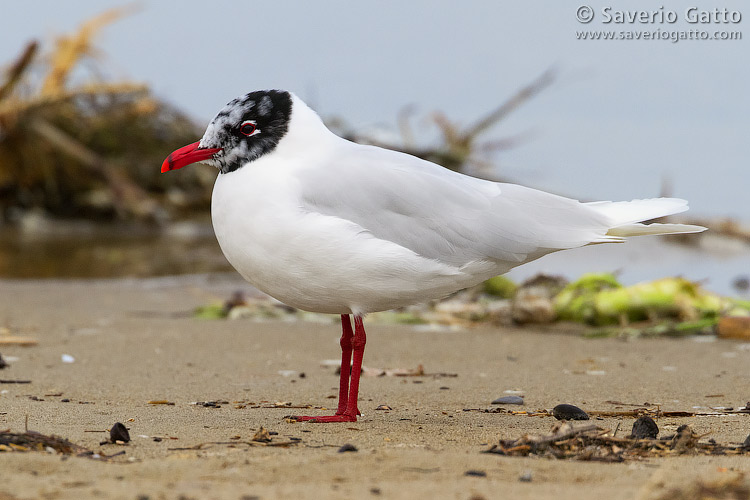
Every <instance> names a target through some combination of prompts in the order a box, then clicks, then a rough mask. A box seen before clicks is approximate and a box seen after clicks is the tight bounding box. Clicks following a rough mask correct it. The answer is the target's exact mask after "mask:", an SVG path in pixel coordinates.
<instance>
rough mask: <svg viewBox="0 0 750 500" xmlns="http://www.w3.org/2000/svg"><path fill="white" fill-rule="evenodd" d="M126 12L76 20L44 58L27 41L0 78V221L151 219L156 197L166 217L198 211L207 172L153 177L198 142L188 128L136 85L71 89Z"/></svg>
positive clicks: (93, 83)
mask: <svg viewBox="0 0 750 500" xmlns="http://www.w3.org/2000/svg"><path fill="white" fill-rule="evenodd" d="M127 11H128V9H127V8H126V9H113V10H109V11H107V12H104V13H103V14H101V15H99V16H97V17H95V18H93V19H91V20H89V21H87V22H85V23H84V24H83V25H82V26H81V27H80V29H79V30H78V32H77V33H74V34H72V35H69V36H63V37H60V38H59V39H58V40H57V41H56V43H55V46H54V47H53V48H52V49H51V50H50V51H49V52H48V53H43V52H42V50H41V49H40V44H39V43H38V42H36V41H32V42H30V43H28V44H27V45H26V47H25V48H24V50H23V51H22V53H21V54H20V55H19V57H18V58H17V59H16V61H15V62H13V63H12V64H11V65H10V66H9V67H8V68H7V70H6V72H5V75H4V77H2V76H0V220H5V221H13V220H14V219H16V218H18V217H20V216H21V215H22V214H23V213H25V212H27V211H29V210H35V209H36V210H38V209H42V210H44V211H45V212H48V213H51V214H54V215H59V216H67V217H81V216H85V217H94V218H100V219H111V218H121V219H147V220H148V219H151V220H154V219H157V220H158V219H159V218H160V215H163V214H162V213H160V211H161V209H159V206H160V203H159V201H160V199H162V198H163V199H167V200H168V201H169V202H170V203H169V204H168V205H167V206H168V207H169V208H170V209H173V210H177V209H189V208H194V207H195V208H197V207H198V206H201V207H205V206H206V205H207V203H208V199H209V196H210V185H211V184H212V182H213V175H214V174H213V173H212V172H211V171H210V170H208V169H192V170H191V171H189V172H186V175H181V176H179V178H171V179H169V183H168V184H167V182H166V180H164V179H162V178H161V177H160V176H159V168H158V167H159V165H160V163H161V161H162V160H163V158H164V156H165V154H166V153H168V152H169V151H172V150H173V149H174V148H176V147H179V146H181V145H183V144H185V143H187V142H192V141H194V140H195V137H196V136H198V135H200V131H199V130H198V128H197V127H196V125H195V124H194V123H192V122H191V121H190V120H189V119H188V118H187V117H186V116H185V115H183V114H182V113H180V112H179V111H177V110H175V109H174V108H172V107H170V106H168V105H167V104H165V103H163V102H160V101H158V100H156V99H155V98H154V97H153V96H152V95H151V94H150V92H149V89H148V88H147V87H146V86H145V85H143V84H138V83H133V82H128V81H123V82H114V83H111V82H105V81H102V79H101V78H100V77H97V76H93V77H90V79H89V81H88V82H87V83H83V84H77V83H75V81H76V80H77V78H76V76H77V75H78V73H80V72H81V70H80V68H79V67H80V66H81V63H82V62H84V61H85V62H93V64H89V65H87V66H88V67H94V68H96V66H97V64H96V60H95V58H94V56H95V55H96V53H95V52H96V51H95V48H94V44H93V39H94V37H95V35H96V34H97V33H98V32H99V31H100V30H101V29H102V28H103V27H104V26H105V25H107V24H109V23H111V22H113V21H115V20H116V19H119V18H120V17H121V16H123V15H124V14H126V13H127ZM97 73H98V71H97ZM168 189H169V190H171V191H168Z"/></svg>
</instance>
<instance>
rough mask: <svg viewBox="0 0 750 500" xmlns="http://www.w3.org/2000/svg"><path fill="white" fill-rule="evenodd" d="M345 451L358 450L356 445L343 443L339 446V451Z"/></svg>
mask: <svg viewBox="0 0 750 500" xmlns="http://www.w3.org/2000/svg"><path fill="white" fill-rule="evenodd" d="M347 451H359V450H358V449H357V447H356V446H354V445H353V444H349V443H347V444H345V445H344V446H342V447H341V448H339V453H346V452H347Z"/></svg>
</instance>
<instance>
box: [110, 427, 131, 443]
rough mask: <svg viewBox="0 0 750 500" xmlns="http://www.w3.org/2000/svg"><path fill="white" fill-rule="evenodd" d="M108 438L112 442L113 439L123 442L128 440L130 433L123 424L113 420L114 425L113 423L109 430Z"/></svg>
mask: <svg viewBox="0 0 750 500" xmlns="http://www.w3.org/2000/svg"><path fill="white" fill-rule="evenodd" d="M109 439H110V441H112V442H113V443H114V442H115V441H122V442H123V443H127V442H129V441H130V433H129V432H128V429H127V428H126V427H125V426H124V425H123V424H121V423H120V422H115V425H113V426H112V428H111V429H110V430H109Z"/></svg>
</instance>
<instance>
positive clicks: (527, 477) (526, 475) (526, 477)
mask: <svg viewBox="0 0 750 500" xmlns="http://www.w3.org/2000/svg"><path fill="white" fill-rule="evenodd" d="M518 480H519V481H521V482H522V483H530V482H531V471H530V470H526V471H523V474H521V476H520V477H519V478H518Z"/></svg>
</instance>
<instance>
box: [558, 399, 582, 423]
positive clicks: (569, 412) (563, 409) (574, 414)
mask: <svg viewBox="0 0 750 500" xmlns="http://www.w3.org/2000/svg"><path fill="white" fill-rule="evenodd" d="M552 416H553V417H555V418H556V419H557V420H588V419H589V415H588V413H586V412H585V411H583V410H582V409H580V408H578V407H577V406H573V405H569V404H564V403H563V404H559V405H557V406H555V407H554V408H552Z"/></svg>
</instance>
